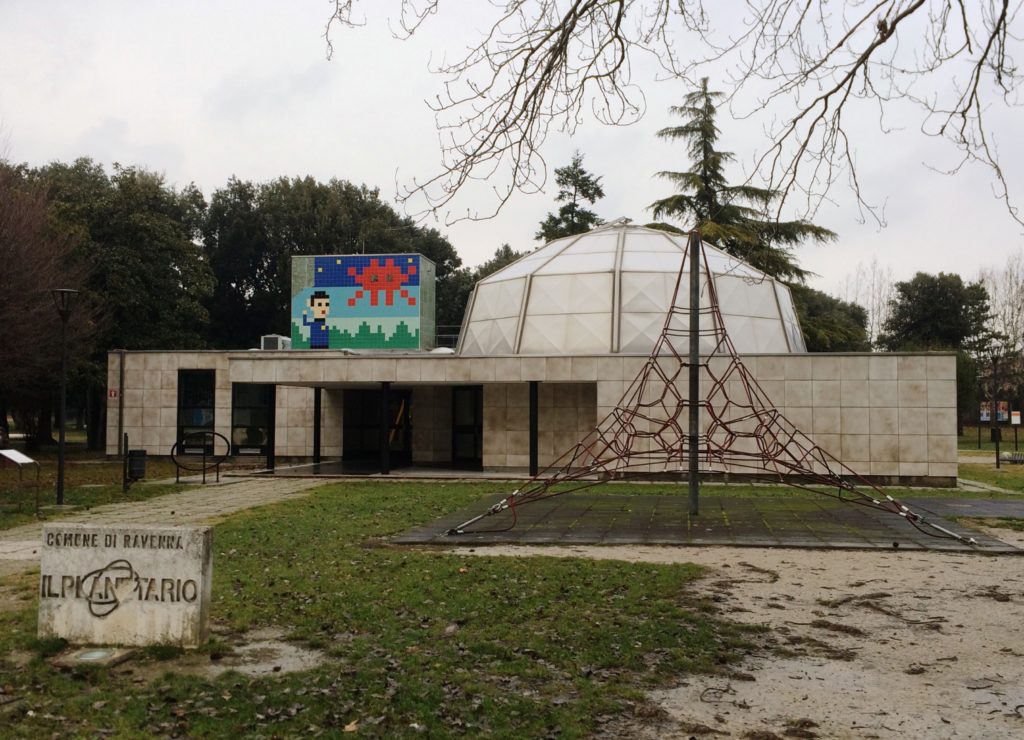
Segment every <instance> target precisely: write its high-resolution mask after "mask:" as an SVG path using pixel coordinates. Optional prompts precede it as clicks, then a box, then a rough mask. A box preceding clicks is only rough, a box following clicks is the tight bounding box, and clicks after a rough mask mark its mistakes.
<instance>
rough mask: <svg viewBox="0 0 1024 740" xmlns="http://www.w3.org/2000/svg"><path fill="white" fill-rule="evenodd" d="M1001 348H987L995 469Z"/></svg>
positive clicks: (993, 346)
mask: <svg viewBox="0 0 1024 740" xmlns="http://www.w3.org/2000/svg"><path fill="white" fill-rule="evenodd" d="M1001 351H1002V347H1001V346H1000V345H998V344H993V345H991V346H990V347H989V354H990V355H991V356H992V401H991V403H992V405H991V410H990V411H989V417H988V418H989V426H990V427H991V430H992V431H991V436H992V441H993V442H995V443H996V468H997V469H998V468H999V437H1000V434H1001V432H1002V430H1001V429H1000V428H999V407H998V406H997V403H998V400H997V399H998V398H999V355H1000V353H1001Z"/></svg>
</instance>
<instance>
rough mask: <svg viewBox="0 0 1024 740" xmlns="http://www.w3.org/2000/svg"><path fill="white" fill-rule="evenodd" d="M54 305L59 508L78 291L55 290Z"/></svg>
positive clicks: (61, 494)
mask: <svg viewBox="0 0 1024 740" xmlns="http://www.w3.org/2000/svg"><path fill="white" fill-rule="evenodd" d="M51 293H52V295H53V303H54V305H55V306H56V307H57V313H58V314H59V315H60V420H59V427H58V437H57V506H63V505H64V427H65V424H66V422H67V410H68V404H67V400H68V319H69V318H70V317H71V305H72V303H74V300H75V296H76V295H78V291H77V290H71V289H70V288H55V289H54V290H52V291H51Z"/></svg>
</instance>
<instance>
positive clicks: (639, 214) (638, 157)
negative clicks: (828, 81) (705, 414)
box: [0, 0, 1024, 292]
mask: <svg viewBox="0 0 1024 740" xmlns="http://www.w3.org/2000/svg"><path fill="white" fill-rule="evenodd" d="M365 4H366V5H367V6H369V7H371V8H372V7H373V6H377V7H378V8H387V9H388V10H391V9H393V7H394V5H395V4H396V3H382V2H379V1H377V0H375V1H374V2H368V3H365ZM471 7H472V6H470V4H469V3H465V2H459V3H449V4H448V5H447V8H448V11H449V14H448V15H441V16H440V17H438V18H434V19H432V20H431V21H430V22H429V23H428V25H427V26H425V27H424V29H423V31H422V32H421V33H420V34H418V35H417V36H416V37H414V38H413V40H411V41H407V42H400V41H396V40H393V38H392V37H391V35H390V33H389V31H388V29H387V26H386V23H385V22H383V20H384V14H383V11H376V10H375V11H371V12H381V13H382V15H381V16H379V17H373V18H370V19H369V20H370V23H369V24H368V25H367V26H366V27H363V28H358V29H353V30H338V31H337V32H336V33H335V36H334V39H335V46H336V53H335V56H334V58H333V60H331V61H327V60H326V59H325V44H324V41H323V39H322V38H321V33H322V31H323V26H324V22H325V20H326V18H327V15H328V12H329V3H327V2H325V1H324V0H290V1H289V2H280V1H277V2H273V1H271V0H246V1H245V2H242V1H240V0H220V1H219V2H216V3H210V2H203V1H201V0H200V1H189V0H176V1H175V2H161V3H156V2H130V3H129V2H102V1H98V0H92V1H91V2H88V3H83V2H80V1H79V2H67V1H65V0H56V1H52V2H48V3H38V2H34V1H30V0H26V1H24V2H19V1H17V0H0V136H2V137H3V139H4V140H5V145H6V146H5V147H2V146H0V152H2V151H3V149H4V148H5V149H6V153H7V157H8V159H10V160H12V161H16V162H28V163H29V164H32V165H40V164H44V163H46V162H49V161H52V160H65V161H70V160H72V159H74V158H76V157H79V156H88V157H92V158H94V159H96V160H97V161H100V162H103V163H104V164H107V165H109V164H110V163H112V162H120V163H122V164H131V165H143V166H146V167H148V168H150V169H154V170H157V171H160V172H163V173H164V174H165V175H166V177H167V179H168V180H169V181H170V182H171V183H173V184H175V185H177V186H183V185H186V184H188V183H189V182H195V183H196V184H197V185H198V186H199V187H201V188H202V189H203V191H204V192H205V193H206V194H207V196H209V195H210V194H211V193H212V191H213V190H214V189H216V188H217V187H220V186H222V185H223V184H224V183H225V182H226V181H227V179H228V178H229V177H231V176H232V175H234V176H236V177H239V178H242V179H251V180H255V181H260V180H267V179H271V178H274V177H278V176H282V175H287V176H304V175H307V174H308V175H312V176H314V177H316V178H319V179H322V180H326V179H329V178H331V177H338V178H342V179H347V180H350V181H352V182H355V183H365V184H367V185H371V186H376V187H379V188H380V190H381V192H382V195H384V196H385V197H386V198H387V199H388V200H392V199H393V196H394V194H395V191H396V182H397V183H399V184H402V183H408V182H409V181H410V180H411V179H412V178H413V177H419V178H421V179H422V178H423V177H424V176H429V175H431V174H434V173H435V172H436V170H437V167H438V162H439V152H438V145H437V134H436V131H435V128H434V118H433V114H432V113H431V112H430V111H429V110H428V108H427V107H426V105H425V103H424V102H423V101H424V99H425V98H428V97H432V96H434V95H436V94H437V93H438V92H439V91H440V80H439V79H438V78H437V77H434V76H432V75H431V74H429V72H428V71H427V66H428V61H429V59H430V55H431V53H433V54H435V58H436V55H437V54H439V53H441V52H442V51H444V50H445V49H448V50H449V51H451V50H452V49H455V50H456V51H457V50H458V49H459V48H461V47H462V46H464V45H465V44H466V43H468V41H469V40H471V39H472V37H473V32H474V24H475V23H481V21H480V20H479V19H474V18H472V17H468V16H467V14H466V13H467V9H469V8H471ZM455 12H457V13H458V14H459V15H458V16H457V17H456V15H455V14H454V13H455ZM642 73H643V70H641V74H642ZM644 89H645V93H646V96H647V105H648V111H647V115H646V117H645V118H644V119H643V120H642V121H641V122H639V123H637V124H636V125H633V126H630V127H625V128H614V127H605V126H602V125H600V124H598V123H596V122H590V121H588V122H586V123H585V124H584V125H583V126H582V127H581V128H580V129H579V130H578V131H577V133H576V136H575V137H573V138H571V139H570V138H569V137H568V136H553V137H552V138H551V139H550V140H549V141H548V144H547V146H546V147H545V149H544V152H543V153H544V155H545V157H546V159H547V160H548V162H549V163H550V165H551V166H552V167H555V166H560V165H563V164H565V163H567V162H568V160H569V158H570V156H571V154H572V151H573V150H574V149H577V148H578V149H579V150H580V151H582V152H583V154H584V156H585V166H586V167H587V168H588V169H589V170H590V171H591V172H594V173H596V174H599V175H601V176H603V178H604V185H605V192H606V197H605V198H604V199H603V200H601V201H599V202H598V204H597V206H596V209H595V210H597V211H598V212H599V213H600V215H601V216H602V217H604V218H605V219H613V218H617V217H619V216H628V217H630V218H632V219H634V220H636V221H641V222H646V221H648V220H649V214H648V213H647V212H646V210H645V209H646V206H647V205H648V204H650V203H651V202H652V201H653V200H655V199H657V198H659V197H664V196H665V195H668V194H669V193H670V192H671V189H670V188H669V187H667V186H666V183H664V182H661V181H658V180H656V179H654V178H653V177H652V175H653V173H655V172H657V171H659V170H663V169H684V167H685V157H684V152H683V150H682V147H681V146H678V145H676V146H673V145H671V144H668V143H665V142H662V141H660V140H658V139H657V138H655V136H654V132H655V131H656V130H658V129H660V128H662V127H664V126H666V125H671V124H672V123H673V120H672V119H671V118H670V117H669V116H668V115H667V110H666V109H667V108H668V106H669V105H672V104H676V103H678V101H679V99H680V97H681V96H682V94H683V93H684V92H685V89H684V88H683V86H682V85H681V84H680V83H679V82H674V81H662V82H654V81H652V82H651V83H650V84H647V85H645V88H644ZM1018 117H1019V116H1018ZM1012 120H1013V119H1012V118H1011V117H1010V116H1009V115H1004V116H1003V118H1002V120H1001V122H1000V123H1001V124H1002V125H1001V126H998V127H997V135H999V136H1000V137H1001V138H1000V139H999V144H1000V145H1001V147H1002V149H1001V151H1002V154H1003V160H1004V165H1005V168H1006V170H1007V172H1008V174H1009V176H1010V178H1011V187H1014V189H1015V190H1016V192H1017V193H1018V194H1019V195H1020V199H1021V202H1022V203H1024V161H1022V157H1024V147H1022V145H1021V144H1020V143H1019V142H1018V141H1016V140H1015V139H1014V137H1015V136H1016V132H1015V131H1014V130H1013V127H1012ZM896 123H900V122H899V121H896ZM918 124H919V122H918V121H917V120H916V119H913V120H908V121H906V129H905V130H903V131H900V132H896V133H890V134H882V133H881V132H879V130H878V125H877V121H876V120H874V119H872V118H870V117H865V118H864V119H863V120H860V121H858V120H853V121H851V126H850V128H851V130H852V131H853V132H854V133H855V134H856V135H857V136H858V140H857V141H856V142H855V143H856V144H857V146H858V160H859V162H860V166H861V171H860V176H861V181H862V185H863V189H864V191H865V193H866V194H867V195H868V197H869V198H870V199H873V200H874V201H876V202H885V203H886V216H887V221H888V227H887V228H884V229H879V228H878V227H877V226H875V225H873V224H860V223H858V221H857V211H856V208H855V207H854V199H853V196H852V194H851V193H849V192H848V191H846V190H844V189H836V190H834V191H833V193H832V197H833V198H834V200H835V203H834V204H830V205H827V206H826V207H824V208H823V209H822V210H821V211H820V212H819V214H818V215H817V218H816V221H817V222H818V223H820V224H822V225H824V226H828V227H830V228H832V229H833V230H835V231H837V232H838V233H839V236H840V238H839V241H838V243H837V244H835V245H830V246H826V247H814V246H809V247H805V248H803V249H801V250H800V252H799V258H800V261H801V264H802V265H803V266H804V267H805V268H808V269H810V270H812V271H814V272H816V273H818V274H819V275H820V277H819V278H817V279H815V280H813V281H812V284H813V285H815V286H816V287H819V288H822V289H825V290H829V291H831V292H835V291H837V290H838V287H839V285H840V284H841V283H842V281H843V280H844V278H845V277H846V276H847V275H849V274H850V273H852V272H853V270H854V269H855V267H856V266H857V264H858V263H868V262H870V261H871V260H872V259H873V258H877V259H878V260H879V262H880V263H881V264H882V265H883V266H891V267H892V269H893V271H894V272H895V275H896V277H897V278H898V279H902V278H906V277H909V276H911V275H912V274H913V273H914V272H916V271H917V270H925V271H928V272H937V271H940V270H941V271H948V272H959V273H961V274H962V275H964V276H965V277H968V278H971V277H974V276H975V275H976V273H977V270H978V268H979V267H982V266H986V265H997V264H998V263H999V262H1000V261H1001V260H1003V259H1005V257H1006V256H1007V255H1008V254H1009V253H1010V252H1012V251H1016V250H1018V249H1020V248H1021V245H1022V244H1024V238H1022V236H1021V228H1020V226H1019V225H1018V224H1016V223H1014V222H1013V221H1012V220H1011V219H1010V218H1009V216H1008V215H1007V214H1006V211H1005V208H1004V206H1003V205H1002V204H1001V203H1000V202H999V201H997V200H996V199H994V198H993V196H992V187H991V184H990V175H989V173H988V172H987V171H985V170H984V169H983V168H981V167H976V168H969V169H967V170H966V171H965V172H963V173H962V174H960V175H959V176H957V177H946V176H942V175H939V174H936V173H934V172H932V171H930V170H929V169H928V168H926V167H925V166H924V165H923V162H925V161H927V162H929V163H931V164H939V165H941V164H943V163H946V164H949V163H951V162H953V161H954V160H955V153H954V152H952V151H949V150H947V149H945V148H943V147H942V146H941V145H940V144H938V143H937V142H934V141H931V140H927V139H925V138H924V137H922V136H921V135H920V134H918V133H917V130H918ZM719 125H720V128H721V129H722V135H723V139H722V146H723V148H725V149H729V150H732V151H734V152H736V153H737V155H739V158H740V159H741V160H749V159H750V157H751V156H752V155H753V153H754V152H755V151H756V150H757V148H758V147H759V146H763V141H761V140H759V139H758V137H757V132H756V130H751V128H750V127H749V126H744V125H742V124H740V123H733V122H730V121H729V120H727V119H725V118H724V117H723V118H722V119H721V120H720V121H719ZM1018 128H1019V127H1018ZM737 174H738V173H737ZM553 196H554V187H553V183H552V184H550V185H549V187H548V192H547V193H541V194H535V195H531V196H525V195H518V196H514V197H513V199H512V201H511V202H510V203H509V204H508V206H507V207H506V208H505V209H504V210H503V211H502V213H501V214H499V215H498V216H497V217H496V218H494V219H492V220H489V221H484V222H481V223H471V222H467V223H458V224H454V225H451V226H446V225H444V224H436V225H437V226H438V227H439V228H440V229H441V231H442V232H444V233H445V234H446V235H447V236H448V237H449V239H450V240H451V241H452V243H453V244H454V245H455V247H456V249H457V250H458V251H459V254H460V255H462V258H463V260H464V262H465V263H466V264H469V265H475V264H479V263H480V262H482V261H484V260H485V259H487V258H488V257H489V256H490V255H491V254H492V253H493V252H494V250H495V249H496V248H497V247H498V246H499V245H501V244H502V243H503V242H508V243H509V244H511V245H512V247H513V248H514V249H517V250H524V249H531V248H533V247H535V246H537V243H536V242H535V241H534V239H533V236H534V234H535V232H536V230H537V226H538V223H539V222H540V221H541V220H542V219H543V217H544V215H545V214H546V213H547V212H548V211H551V210H554V202H553ZM458 205H459V207H460V208H461V209H470V210H478V209H479V210H486V209H487V208H488V207H489V206H490V203H489V202H487V201H486V200H485V195H483V194H481V193H475V194H467V196H466V197H465V198H464V199H463V200H461V201H459V204H458Z"/></svg>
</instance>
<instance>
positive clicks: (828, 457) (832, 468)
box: [448, 239, 975, 545]
mask: <svg viewBox="0 0 1024 740" xmlns="http://www.w3.org/2000/svg"><path fill="white" fill-rule="evenodd" d="M693 244H697V245H699V247H698V248H699V249H700V251H701V255H700V256H701V259H700V265H701V268H700V269H701V273H702V277H703V279H702V280H701V281H700V286H701V295H700V300H699V303H698V305H699V308H698V312H699V316H698V324H699V327H700V330H699V341H700V346H701V348H702V349H704V350H705V351H704V352H703V354H702V356H701V357H700V359H699V366H700V392H699V394H698V397H697V398H696V399H695V400H694V401H692V402H691V399H690V398H689V397H688V396H689V394H688V393H687V392H686V391H685V390H683V389H685V388H686V384H687V377H688V374H689V368H690V363H689V360H688V357H689V352H688V347H689V341H690V308H689V304H690V301H689V290H688V288H687V285H686V281H685V280H684V279H683V276H684V274H685V273H686V272H687V268H686V265H687V256H688V254H684V257H683V262H682V266H681V267H680V271H679V275H678V277H677V279H676V285H675V290H674V292H673V297H672V304H671V308H670V309H669V311H668V315H667V316H666V318H665V323H664V326H663V328H662V331H661V334H660V336H659V337H658V339H657V341H656V342H655V345H654V349H653V350H652V352H651V354H650V357H649V358H648V359H647V361H646V363H645V364H644V365H643V367H642V368H641V370H640V372H639V373H638V374H637V375H636V377H635V378H634V379H633V381H632V382H631V383H630V384H629V386H628V387H627V388H626V390H625V392H624V393H623V395H622V397H621V399H620V400H619V402H618V403H617V404H616V405H615V407H614V408H613V409H612V410H611V412H610V413H608V414H607V415H606V416H605V417H604V418H603V419H602V420H601V421H600V422H599V423H598V425H597V426H596V427H595V428H594V429H593V430H592V431H591V432H589V433H588V434H587V435H586V436H585V437H583V439H581V440H580V441H579V442H577V443H576V444H575V445H574V446H573V447H571V448H570V449H568V450H567V451H566V452H565V453H564V454H562V455H561V457H559V458H558V459H557V460H555V461H554V462H553V463H552V464H551V465H550V466H548V467H547V468H546V469H544V470H542V471H540V472H539V473H538V474H537V475H536V476H534V477H532V478H530V479H529V480H527V481H526V482H525V483H524V484H523V485H522V486H520V487H519V488H518V489H517V490H515V491H514V492H513V493H511V494H510V495H509V496H507V497H505V498H503V499H502V500H501V501H499V502H498V503H496V504H494V505H493V506H491V507H490V508H489V509H488V510H487V511H485V512H484V513H482V514H480V515H479V516H476V517H473V518H472V519H469V520H467V521H465V522H463V523H462V524H460V525H458V526H457V527H454V528H453V529H451V530H449V532H448V534H449V535H458V534H463V533H467V532H500V531H507V530H509V529H512V528H513V527H515V525H516V507H518V506H523V505H526V504H530V503H534V502H537V501H541V500H544V499H547V498H551V497H553V496H561V495H564V494H567V493H572V492H574V491H580V490H583V489H585V488H590V487H593V486H597V485H600V484H602V483H605V482H607V481H608V480H613V479H619V478H624V477H640V476H644V475H658V474H660V475H665V474H673V473H686V472H687V471H688V458H689V454H690V449H691V445H693V446H696V448H697V453H698V460H699V467H700V473H701V474H702V475H708V474H715V473H717V474H724V475H729V474H737V475H742V476H743V478H744V479H746V480H754V481H765V482H772V483H777V484H783V485H786V486H790V487H793V488H797V489H803V490H807V491H813V492H815V493H820V494H823V495H826V496H831V497H833V498H836V499H839V500H841V501H844V502H847V503H850V504H855V505H860V506H867V507H870V508H873V509H878V510H882V511H886V512H890V513H892V514H894V515H897V516H900V517H903V518H904V519H906V520H907V521H908V522H910V523H911V524H912V525H913V526H915V527H916V528H917V529H919V530H921V531H922V532H924V533H926V534H930V535H934V536H937V537H949V538H953V539H956V540H959V541H961V542H964V543H966V544H972V545H973V544H975V542H974V540H973V538H965V537H963V536H961V535H959V534H957V533H955V532H952V531H950V530H948V529H946V528H944V527H942V526H940V525H939V524H937V523H935V522H932V521H929V520H927V519H926V518H925V517H924V516H922V515H921V514H919V513H917V512H915V511H912V510H911V509H910V508H909V507H908V506H906V505H905V504H903V503H901V502H900V501H898V500H897V499H895V498H894V497H892V496H890V495H889V494H887V493H886V492H884V491H883V490H882V489H881V488H879V487H878V486H876V485H875V484H873V483H871V482H870V481H868V480H867V479H865V478H864V477H863V476H861V475H859V474H857V473H856V472H854V471H853V470H852V469H850V468H849V467H847V466H846V465H845V464H843V463H842V462H841V461H840V460H839V459H837V458H836V457H835V456H834V455H832V454H831V453H829V452H828V451H827V450H825V449H824V448H822V447H821V446H820V445H818V444H816V443H815V442H814V441H813V440H812V439H811V438H810V437H808V436H807V435H806V434H804V433H803V432H802V431H800V429H798V428H797V426H796V425H794V424H793V423H792V422H790V421H789V420H788V419H787V418H786V417H785V416H784V415H783V414H782V412H780V411H779V410H778V408H776V407H775V406H774V404H773V403H772V402H771V399H769V397H768V395H767V394H766V393H765V391H764V389H763V388H762V387H761V385H760V384H758V382H757V380H756V379H755V378H754V377H753V375H752V374H751V373H750V371H749V370H748V369H747V368H746V366H745V365H744V364H743V361H742V359H741V358H740V356H739V354H737V352H736V348H735V347H734V346H733V343H732V341H731V340H730V338H729V334H728V332H727V331H726V328H725V323H724V321H723V319H722V314H721V311H720V310H719V303H718V297H717V294H716V289H715V281H714V277H713V275H712V273H711V269H710V267H709V265H708V260H707V256H706V253H705V250H704V246H703V244H702V243H701V242H700V240H699V239H691V240H690V245H691V246H688V247H687V251H688V250H689V249H691V248H694V247H693V246H692V245H693ZM691 403H696V404H697V406H698V407H699V411H700V418H701V423H700V425H699V433H698V434H697V435H696V436H695V437H691V436H690V434H689V433H688V431H687V420H688V417H689V411H690V407H691ZM503 513H506V515H505V516H503V517H500V518H499V519H496V520H494V526H491V527H488V526H487V525H486V524H484V523H483V521H484V520H486V519H488V518H489V517H494V516H496V515H499V514H503ZM471 528H472V529H471Z"/></svg>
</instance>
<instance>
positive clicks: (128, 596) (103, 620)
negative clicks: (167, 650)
mask: <svg viewBox="0 0 1024 740" xmlns="http://www.w3.org/2000/svg"><path fill="white" fill-rule="evenodd" d="M212 543H213V533H212V531H211V530H210V528H209V527H103V526H96V525H92V524H47V525H45V526H44V527H43V553H42V562H41V563H40V578H39V636H40V637H63V638H64V639H65V640H68V641H69V642H72V643H79V644H82V643H85V644H94V645H152V644H161V643H167V644H175V645H181V646H182V647H197V646H199V645H201V644H202V643H203V642H204V641H205V640H206V637H207V631H208V627H209V614H210V584H211V582H212V580H213V578H212V576H213V559H212Z"/></svg>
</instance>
